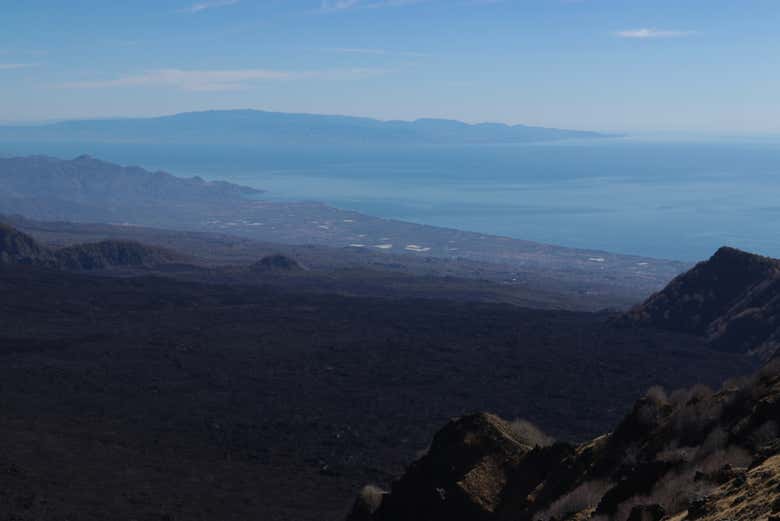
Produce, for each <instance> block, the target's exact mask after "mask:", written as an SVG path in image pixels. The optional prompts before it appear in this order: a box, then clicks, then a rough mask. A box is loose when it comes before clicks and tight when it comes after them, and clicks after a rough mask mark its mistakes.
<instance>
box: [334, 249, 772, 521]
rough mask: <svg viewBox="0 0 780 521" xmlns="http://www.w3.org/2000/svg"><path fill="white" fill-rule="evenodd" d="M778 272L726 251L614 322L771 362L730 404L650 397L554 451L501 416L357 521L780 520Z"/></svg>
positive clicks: (698, 389) (367, 495)
mask: <svg viewBox="0 0 780 521" xmlns="http://www.w3.org/2000/svg"><path fill="white" fill-rule="evenodd" d="M777 276H778V261H777V260H775V259H769V258H765V257H760V256H757V255H751V254H749V253H746V252H742V251H738V250H735V249H732V248H722V249H720V250H719V251H718V252H717V253H716V254H715V255H714V256H713V257H712V258H711V259H710V260H708V261H706V262H702V263H700V264H698V265H697V266H696V267H695V268H694V269H692V270H691V271H690V272H688V273H686V274H684V275H681V276H680V277H678V278H677V279H675V280H674V281H673V282H672V283H671V284H669V286H668V287H667V288H666V289H665V290H663V291H661V292H659V293H658V294H656V295H653V296H652V297H650V298H649V299H648V300H647V301H646V302H645V303H643V304H642V305H640V306H637V307H636V308H635V309H633V310H632V311H631V312H629V313H627V314H625V315H623V316H620V317H616V318H615V319H614V320H613V321H612V324H614V325H616V326H618V327H619V326H620V325H622V326H623V327H629V328H630V327H637V326H638V327H640V329H641V328H648V327H663V328H666V329H669V330H675V331H684V332H687V333H692V334H693V333H695V334H697V335H698V336H699V337H700V338H702V339H704V340H705V341H707V343H708V345H709V346H710V348H714V349H716V350H718V351H728V352H742V353H752V354H761V355H764V356H766V357H772V356H774V358H772V359H771V360H770V361H769V362H768V364H767V365H766V366H765V367H764V368H762V369H761V370H760V371H759V372H758V373H757V374H755V375H754V376H752V377H750V378H742V379H730V380H728V381H726V382H725V383H724V384H723V385H722V386H720V387H719V390H718V391H717V392H715V391H712V390H711V389H710V388H708V387H706V386H704V385H701V384H698V385H696V386H694V387H691V388H689V389H683V390H678V391H675V392H673V393H671V394H667V392H666V391H665V390H664V389H663V388H662V387H653V388H651V389H650V390H649V391H648V392H647V393H646V395H645V396H644V397H643V398H642V399H640V400H639V401H638V402H637V403H636V404H635V405H634V408H633V409H632V410H631V412H630V413H629V414H628V415H626V416H625V418H623V420H622V421H621V422H620V423H618V424H617V427H616V428H615V429H614V430H613V431H612V432H609V433H607V434H604V435H602V436H599V437H596V438H594V439H593V440H590V441H586V442H584V443H580V444H572V443H567V442H558V443H555V442H554V441H553V440H552V439H551V438H549V437H548V436H546V435H545V434H543V433H542V432H541V431H539V430H538V429H537V428H536V427H534V426H533V425H531V424H528V423H523V422H514V423H511V422H508V421H505V420H502V419H501V418H499V417H497V416H495V415H492V414H485V413H482V414H472V415H465V416H462V417H460V418H457V419H454V420H452V421H450V422H449V423H448V424H447V425H446V426H445V427H444V428H443V429H442V430H440V431H439V432H438V433H437V434H436V436H435V437H434V438H433V443H432V445H431V447H430V449H429V450H428V451H427V452H426V453H425V454H424V455H422V457H420V458H419V459H418V460H417V461H415V462H414V463H413V464H412V465H411V466H410V467H409V468H408V469H407V471H406V472H405V473H404V474H403V476H402V477H401V478H400V479H398V480H397V481H395V482H394V483H393V484H392V487H391V489H390V491H389V492H385V491H384V490H382V489H381V488H379V487H376V486H367V487H366V488H364V489H363V491H362V492H361V494H360V495H359V497H358V499H357V501H356V503H355V505H354V508H353V511H352V512H351V514H350V515H349V516H348V519H349V520H350V521H401V520H403V521H415V520H428V519H449V520H453V521H494V520H495V521H498V520H510V519H511V520H513V521H522V520H529V521H530V520H534V521H551V520H555V521H564V520H572V521H574V520H579V521H584V520H587V519H593V520H601V521H607V520H609V521H661V520H668V521H672V520H675V521H684V520H694V519H702V520H708V521H756V520H762V521H763V520H768V521H774V520H776V519H778V518H780V437H779V436H780V359H779V358H777V356H776V348H775V347H776V346H775V345H774V343H773V342H774V335H775V331H774V325H775V324H777V321H778V318H779V317H778V312H777V308H776V306H775V304H774V302H775V300H776V298H777V289H776V288H777V284H776V282H777Z"/></svg>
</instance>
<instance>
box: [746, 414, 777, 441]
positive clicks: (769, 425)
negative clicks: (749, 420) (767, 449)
mask: <svg viewBox="0 0 780 521" xmlns="http://www.w3.org/2000/svg"><path fill="white" fill-rule="evenodd" d="M779 434H780V429H778V427H777V422H775V421H772V420H769V421H768V422H766V423H764V424H763V425H761V426H760V427H759V428H757V429H756V430H754V431H753V432H751V433H750V436H749V437H748V439H749V440H750V443H751V444H752V445H753V446H754V447H761V446H762V445H765V444H767V443H770V442H772V441H774V440H776V439H777V437H778V435H779Z"/></svg>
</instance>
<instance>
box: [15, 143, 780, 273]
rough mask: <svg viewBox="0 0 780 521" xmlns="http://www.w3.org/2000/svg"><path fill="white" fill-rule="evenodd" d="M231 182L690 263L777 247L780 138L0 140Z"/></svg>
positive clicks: (24, 149) (275, 194)
mask: <svg viewBox="0 0 780 521" xmlns="http://www.w3.org/2000/svg"><path fill="white" fill-rule="evenodd" d="M30 153H46V154H51V155H55V156H58V157H74V156H76V155H79V154H82V153H89V154H92V155H94V156H96V157H100V158H102V159H105V160H109V161H114V162H119V163H123V164H137V165H140V166H143V167H145V168H150V169H164V170H168V171H170V172H171V173H174V174H177V175H184V176H190V175H200V176H202V177H205V178H209V179H226V180H229V181H233V182H237V183H242V184H246V185H250V186H254V187H257V188H263V189H266V190H269V193H268V194H267V197H269V198H272V199H278V200H318V201H324V202H327V203H330V204H332V205H334V206H337V207H341V208H348V209H352V210H358V211H361V212H364V213H367V214H372V215H376V216H381V217H390V218H396V219H403V220H408V221H413V222H418V223H426V224H432V225H437V226H447V227H453V228H461V229H465V230H473V231H479V232H484V233H491V234H499V235H507V236H511V237H517V238H522V239H530V240H535V241H541V242H547V243H554V244H561V245H566V246H576V247H587V248H599V249H604V250H610V251H615V252H623V253H636V254H642V255H648V256H654V257H665V258H675V259H682V260H696V259H702V258H705V257H707V256H709V255H710V254H711V253H712V252H713V251H714V250H715V249H716V248H717V247H719V246H721V245H723V244H729V245H733V246H737V247H741V248H745V249H748V250H752V251H756V252H760V253H763V254H766V255H772V256H777V257H780V144H774V143H745V142H743V143H735V142H724V141H720V142H686V143H669V142H657V141H656V142H650V141H645V142H642V141H634V140H614V141H599V142H593V141H589V142H568V143H557V144H542V145H539V144H536V145H495V146H490V145H480V146H421V147H409V146H405V147H354V146H349V147H348V146H330V147H312V146H307V147H274V148H268V147H260V148H249V147H231V146H213V147H209V146H183V145H181V146H179V145H176V146H171V145H137V144H133V145H128V144H121V145H119V144H96V143H78V144H77V143H67V144H63V143H58V144H51V143H49V144H40V143H38V144H35V143H23V144H19V143H17V144H9V143H0V154H3V155H13V154H30Z"/></svg>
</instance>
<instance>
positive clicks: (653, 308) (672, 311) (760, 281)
mask: <svg viewBox="0 0 780 521" xmlns="http://www.w3.org/2000/svg"><path fill="white" fill-rule="evenodd" d="M621 322H622V323H624V324H633V325H640V326H653V327H658V328H662V329H668V330H673V331H678V332H683V333H690V334H694V335H700V336H704V337H706V338H707V340H708V341H709V343H710V344H711V345H712V346H713V347H714V348H716V349H722V350H727V351H735V352H755V353H759V354H762V355H771V353H773V352H774V351H776V350H777V348H778V347H780V261H778V260H776V259H771V258H768V257H761V256H759V255H753V254H750V253H746V252H743V251H740V250H737V249H734V248H726V247H724V248H721V249H719V250H718V251H717V252H716V253H715V255H713V256H712V257H711V258H710V259H709V260H708V261H705V262H702V263H700V264H698V265H697V266H695V267H694V268H693V269H691V270H690V271H689V272H687V273H684V274H683V275H680V276H679V277H677V278H676V279H674V280H673V281H672V282H671V283H670V284H669V285H668V286H667V287H666V288H665V289H663V290H662V291H660V292H658V293H656V294H655V295H653V296H651V297H650V298H649V299H648V300H647V301H645V302H644V303H643V304H641V305H640V306H637V307H636V308H634V309H633V310H631V311H630V312H629V313H627V314H626V315H625V316H624V317H622V319H621Z"/></svg>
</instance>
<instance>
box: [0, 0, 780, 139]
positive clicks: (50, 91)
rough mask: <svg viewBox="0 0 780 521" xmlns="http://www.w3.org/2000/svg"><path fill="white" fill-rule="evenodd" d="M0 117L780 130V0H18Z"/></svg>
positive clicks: (7, 13)
mask: <svg viewBox="0 0 780 521" xmlns="http://www.w3.org/2000/svg"><path fill="white" fill-rule="evenodd" d="M0 11H1V14H0V121H14V120H17V121H18V120H42V119H49V118H72V117H104V116H139V115H156V114H166V113H174V112H182V111H188V110H202V109H217V108H258V109H268V110H280V111H295V112H316V113H339V114H355V115H366V116H375V117H378V118H382V119H394V118H398V119H411V118H416V117H447V118H457V119H463V120H467V121H503V122H507V123H527V124H537V125H548V126H559V127H571V128H584V129H605V130H626V131H638V130H692V131H718V132H722V131H728V132H735V133H737V132H778V131H780V0H690V1H688V0H619V1H616V0H503V1H502V0H446V1H445V0H417V1H415V0H288V1H285V0H199V1H195V2H191V1H190V0H179V1H173V0H133V1H132V2H118V1H112V0H74V1H62V0H48V1H45V0H24V1H22V0H7V1H5V2H3V5H2V8H1V9H0Z"/></svg>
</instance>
